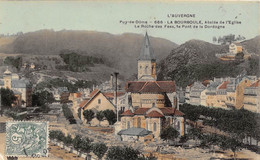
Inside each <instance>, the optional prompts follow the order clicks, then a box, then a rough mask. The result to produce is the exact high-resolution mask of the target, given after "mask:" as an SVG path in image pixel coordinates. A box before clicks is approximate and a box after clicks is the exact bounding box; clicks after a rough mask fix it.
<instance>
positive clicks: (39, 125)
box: [5, 121, 49, 157]
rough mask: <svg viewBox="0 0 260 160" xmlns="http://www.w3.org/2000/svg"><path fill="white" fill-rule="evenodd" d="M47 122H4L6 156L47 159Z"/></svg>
mask: <svg viewBox="0 0 260 160" xmlns="http://www.w3.org/2000/svg"><path fill="white" fill-rule="evenodd" d="M48 135H49V133H48V122H33V121H12V122H6V144H5V145H6V146H5V154H6V156H10V157H11V156H12V157H47V156H48Z"/></svg>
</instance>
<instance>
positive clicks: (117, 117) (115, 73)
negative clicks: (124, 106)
mask: <svg viewBox="0 0 260 160" xmlns="http://www.w3.org/2000/svg"><path fill="white" fill-rule="evenodd" d="M118 74H119V73H118V72H114V75H115V106H116V120H117V122H118V121H119V115H118V107H117V76H118Z"/></svg>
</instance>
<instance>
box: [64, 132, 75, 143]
mask: <svg viewBox="0 0 260 160" xmlns="http://www.w3.org/2000/svg"><path fill="white" fill-rule="evenodd" d="M72 142H73V139H72V138H71V135H70V134H68V135H67V136H64V138H63V143H64V144H65V145H66V146H70V145H72Z"/></svg>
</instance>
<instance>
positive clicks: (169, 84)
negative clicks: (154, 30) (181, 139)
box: [115, 33, 185, 141]
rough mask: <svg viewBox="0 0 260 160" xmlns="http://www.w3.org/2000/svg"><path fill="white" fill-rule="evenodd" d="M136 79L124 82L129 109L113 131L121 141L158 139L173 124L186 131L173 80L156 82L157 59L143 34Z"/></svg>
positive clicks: (181, 132) (179, 129) (182, 132)
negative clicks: (147, 138)
mask: <svg viewBox="0 0 260 160" xmlns="http://www.w3.org/2000/svg"><path fill="white" fill-rule="evenodd" d="M137 67H138V80H137V81H128V82H127V83H126V85H125V91H126V99H127V106H128V108H129V109H128V110H126V111H125V112H124V113H122V114H121V116H122V117H121V121H120V122H117V123H118V124H119V126H115V134H118V135H119V136H120V137H121V138H122V140H131V139H135V140H142V141H143V140H144V139H145V137H146V136H149V137H151V135H152V136H153V137H154V138H156V139H160V133H161V131H162V130H163V129H164V128H165V127H168V126H172V127H174V128H175V129H176V130H178V131H179V133H180V135H184V133H185V118H184V114H183V113H182V112H180V111H179V110H178V106H179V104H178V95H177V94H176V86H175V83H174V81H157V80H156V79H157V77H156V70H155V69H156V59H155V57H154V54H153V50H152V48H151V45H150V41H149V37H148V35H147V33H146V35H145V38H144V43H143V46H142V49H141V53H140V56H139V58H138V66H137Z"/></svg>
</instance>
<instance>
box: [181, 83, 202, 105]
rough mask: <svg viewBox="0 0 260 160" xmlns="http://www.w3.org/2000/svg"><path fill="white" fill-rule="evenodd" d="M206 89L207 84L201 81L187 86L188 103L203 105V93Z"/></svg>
mask: <svg viewBox="0 0 260 160" xmlns="http://www.w3.org/2000/svg"><path fill="white" fill-rule="evenodd" d="M205 89H206V86H205V85H204V84H203V83H201V82H198V81H197V82H194V83H193V84H191V85H189V86H187V89H186V90H187V100H188V99H189V101H188V102H187V103H189V104H192V105H201V93H202V91H204V90H205Z"/></svg>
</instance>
